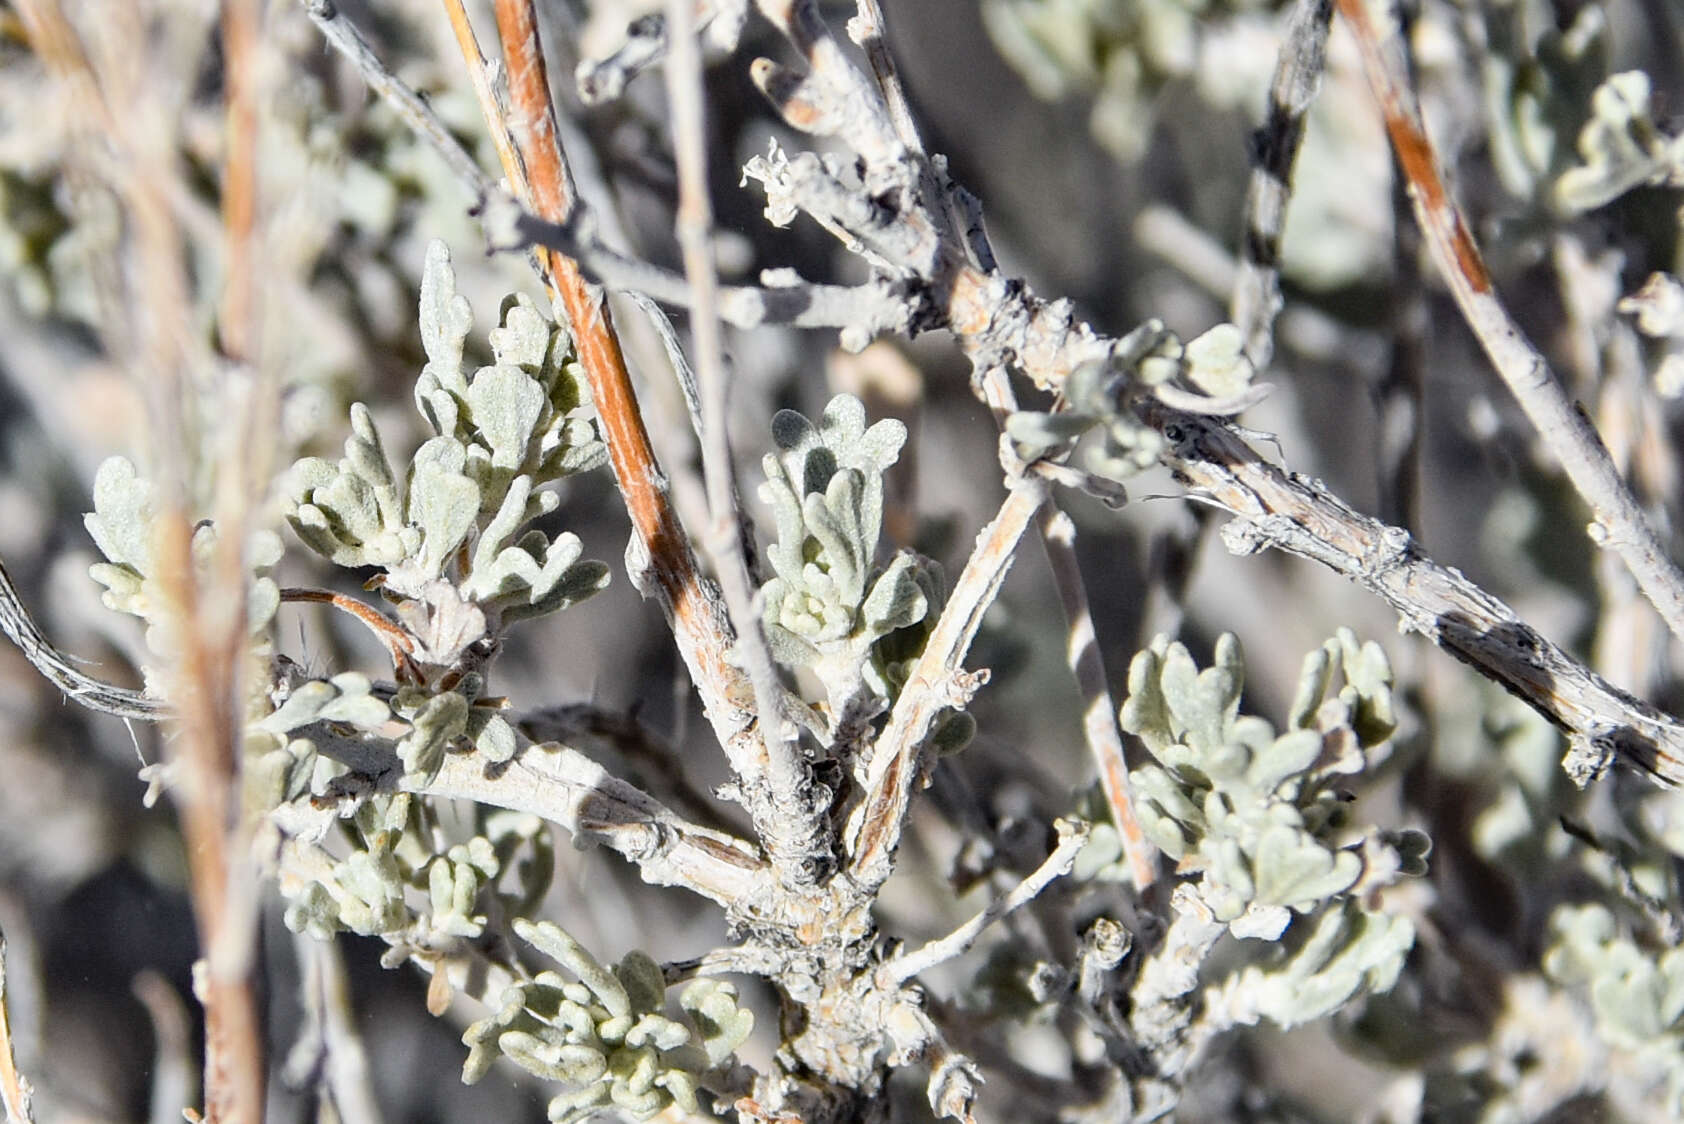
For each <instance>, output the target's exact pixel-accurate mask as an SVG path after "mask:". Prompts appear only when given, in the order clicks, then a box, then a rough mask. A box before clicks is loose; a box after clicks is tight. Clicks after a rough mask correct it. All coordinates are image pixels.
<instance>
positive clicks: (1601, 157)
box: [1554, 70, 1684, 214]
mask: <svg viewBox="0 0 1684 1124" xmlns="http://www.w3.org/2000/svg"><path fill="white" fill-rule="evenodd" d="M1649 99H1650V84H1649V76H1648V75H1647V74H1645V73H1643V72H1642V71H1641V70H1629V71H1625V72H1624V73H1621V74H1614V75H1610V76H1609V77H1608V79H1607V80H1606V81H1604V82H1603V83H1602V85H1600V86H1598V87H1597V89H1596V93H1595V94H1594V95H1592V97H1591V112H1592V116H1591V119H1590V120H1589V121H1588V122H1586V124H1585V127H1584V129H1583V130H1581V131H1580V133H1579V142H1578V149H1579V156H1580V157H1581V159H1583V161H1584V163H1583V164H1581V165H1580V166H1579V167H1576V168H1572V169H1570V170H1569V171H1567V172H1566V173H1564V174H1563V175H1562V176H1561V178H1560V179H1558V180H1557V181H1556V184H1555V191H1554V201H1555V203H1556V206H1557V207H1559V208H1560V209H1561V210H1563V211H1564V212H1566V213H1568V214H1577V213H1579V212H1583V211H1588V210H1592V209H1594V208H1597V207H1600V206H1602V205H1603V204H1605V203H1608V202H1610V201H1611V200H1613V199H1616V198H1618V197H1619V196H1621V195H1623V194H1625V193H1626V192H1627V191H1630V190H1631V189H1632V188H1634V187H1638V186H1639V185H1642V184H1645V183H1656V184H1658V183H1666V182H1681V181H1684V138H1668V137H1667V136H1666V134H1665V133H1663V132H1662V131H1661V130H1660V129H1659V128H1658V127H1657V126H1656V124H1655V122H1654V120H1653V118H1652V117H1651V116H1650V108H1649Z"/></svg>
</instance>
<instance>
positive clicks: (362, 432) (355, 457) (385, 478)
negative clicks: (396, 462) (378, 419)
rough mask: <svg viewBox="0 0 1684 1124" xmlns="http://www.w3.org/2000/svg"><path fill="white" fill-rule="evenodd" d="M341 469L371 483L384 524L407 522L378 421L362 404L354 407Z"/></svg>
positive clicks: (370, 486) (357, 403)
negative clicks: (382, 443)
mask: <svg viewBox="0 0 1684 1124" xmlns="http://www.w3.org/2000/svg"><path fill="white" fill-rule="evenodd" d="M340 469H341V471H346V470H349V471H350V472H353V473H355V474H356V475H357V476H358V477H360V478H361V479H362V480H364V481H366V482H367V483H368V486H369V489H370V490H371V492H372V493H373V495H374V498H375V502H376V503H377V504H378V505H379V507H380V517H381V519H382V520H383V521H384V522H386V523H389V524H397V523H402V522H403V504H402V502H401V498H400V497H399V495H398V482H397V478H396V477H394V476H393V475H392V466H391V465H390V464H388V463H387V462H386V450H385V449H384V448H383V447H382V446H381V444H380V432H379V431H378V430H377V429H375V427H374V417H373V415H371V414H370V413H369V412H368V407H366V406H364V405H363V404H362V403H361V402H353V403H352V404H351V436H349V437H347V438H346V439H345V461H344V463H343V464H342V465H341V466H340Z"/></svg>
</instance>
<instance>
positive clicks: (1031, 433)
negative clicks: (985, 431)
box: [1006, 410, 1099, 457]
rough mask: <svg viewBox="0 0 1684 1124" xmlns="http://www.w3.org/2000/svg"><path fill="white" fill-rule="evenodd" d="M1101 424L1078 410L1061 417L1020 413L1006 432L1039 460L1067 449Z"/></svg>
mask: <svg viewBox="0 0 1684 1124" xmlns="http://www.w3.org/2000/svg"><path fill="white" fill-rule="evenodd" d="M1098 423H1099V419H1098V418H1097V417H1096V416H1094V415H1093V414H1084V413H1078V412H1076V411H1074V410H1066V411H1065V412H1063V413H1058V414H1045V413H1040V412H1037V411H1034V410H1020V411H1018V412H1017V413H1015V414H1012V415H1010V416H1009V417H1007V418H1006V433H1007V435H1008V436H1010V437H1011V439H1012V440H1013V441H1015V442H1017V443H1018V444H1019V445H1021V446H1023V447H1024V449H1025V450H1026V451H1027V452H1028V455H1030V456H1031V457H1035V456H1041V455H1043V454H1045V453H1047V452H1049V451H1051V450H1053V449H1059V448H1063V447H1064V446H1065V445H1066V444H1068V443H1070V442H1071V441H1074V440H1076V438H1078V437H1080V436H1081V435H1082V434H1084V433H1086V432H1087V431H1088V430H1090V429H1092V428H1093V427H1094V426H1095V425H1097V424H1098Z"/></svg>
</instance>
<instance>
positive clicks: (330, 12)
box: [301, 0, 513, 203]
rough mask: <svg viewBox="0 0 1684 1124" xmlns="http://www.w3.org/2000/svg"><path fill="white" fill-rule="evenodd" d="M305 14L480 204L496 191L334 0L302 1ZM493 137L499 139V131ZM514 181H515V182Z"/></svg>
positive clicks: (488, 179) (433, 114)
mask: <svg viewBox="0 0 1684 1124" xmlns="http://www.w3.org/2000/svg"><path fill="white" fill-rule="evenodd" d="M301 2H302V3H303V5H304V11H305V12H306V13H307V14H308V15H309V16H310V19H311V21H312V22H313V23H314V24H315V25H316V27H317V28H318V29H319V30H320V31H321V33H322V35H323V36H325V37H326V39H327V41H328V42H329V43H331V44H333V46H334V47H335V48H336V49H337V50H338V51H339V53H340V54H342V55H344V56H345V57H346V58H347V59H349V60H350V62H351V63H352V65H354V66H355V67H356V68H357V73H359V74H361V75H362V78H363V81H364V82H366V83H368V87H369V89H371V90H373V91H374V92H375V93H376V94H378V95H380V96H381V97H382V98H384V99H385V100H386V103H387V104H388V105H390V106H391V107H392V108H393V109H394V110H396V111H397V114H398V116H399V117H400V118H401V119H402V120H403V122H404V123H405V124H406V125H408V126H409V127H410V128H411V129H413V130H415V132H416V133H417V134H418V135H420V136H421V137H422V138H423V139H425V140H426V141H427V142H428V143H429V144H431V145H432V146H433V148H434V149H435V150H436V151H437V152H438V153H439V155H440V156H443V157H444V161H445V163H446V164H447V165H448V166H449V168H450V171H451V172H452V174H454V175H455V176H456V179H457V181H458V182H459V183H461V184H462V185H463V187H465V188H467V190H468V192H469V194H470V195H472V196H473V197H474V199H475V201H476V203H477V202H483V201H484V200H485V199H487V198H488V197H490V196H491V194H492V193H493V192H494V191H495V190H496V185H495V184H494V183H492V181H491V178H490V177H489V176H487V175H486V174H485V173H484V172H482V171H481V170H480V167H479V165H478V164H476V163H475V162H474V159H473V157H472V156H469V155H468V153H467V150H465V149H464V148H463V147H462V146H461V145H460V144H457V143H456V138H455V137H453V136H451V135H450V130H449V129H447V128H446V127H445V125H444V123H443V122H442V121H440V120H439V118H438V115H437V114H436V113H434V112H433V111H432V109H431V108H429V107H428V105H427V103H426V102H424V101H422V100H421V98H420V97H419V96H418V95H417V94H416V93H415V91H414V90H411V89H410V88H409V87H408V86H406V85H404V83H402V82H400V81H398V79H397V78H396V77H394V76H393V74H392V72H391V71H390V70H388V69H386V65H385V64H384V63H382V62H381V61H380V59H379V57H378V56H376V55H375V53H374V49H373V48H371V47H370V46H369V45H368V40H367V39H364V38H363V34H362V32H361V31H359V30H357V25H356V24H354V23H352V22H351V21H350V19H349V18H347V17H346V15H345V14H344V13H343V12H341V11H340V10H339V8H338V6H337V5H335V4H334V3H333V0H301ZM492 136H493V137H494V138H495V136H496V132H495V131H493V133H492ZM511 182H513V181H511Z"/></svg>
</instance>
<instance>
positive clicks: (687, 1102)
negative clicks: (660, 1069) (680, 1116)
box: [655, 1069, 701, 1116]
mask: <svg viewBox="0 0 1684 1124" xmlns="http://www.w3.org/2000/svg"><path fill="white" fill-rule="evenodd" d="M655 1080H656V1082H657V1083H658V1084H659V1085H661V1086H662V1087H663V1088H664V1089H666V1091H667V1092H668V1093H670V1094H672V1099H673V1102H674V1103H675V1104H677V1105H678V1107H679V1108H680V1109H682V1110H683V1111H684V1112H686V1113H688V1114H690V1115H692V1116H693V1115H695V1114H696V1113H698V1112H700V1111H701V1103H700V1102H699V1101H698V1100H697V1099H696V1079H695V1078H694V1077H692V1076H691V1075H690V1074H689V1073H687V1072H686V1071H684V1070H682V1069H669V1070H666V1071H665V1072H664V1073H662V1074H661V1075H660V1076H659V1077H657V1078H656V1079H655Z"/></svg>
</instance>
